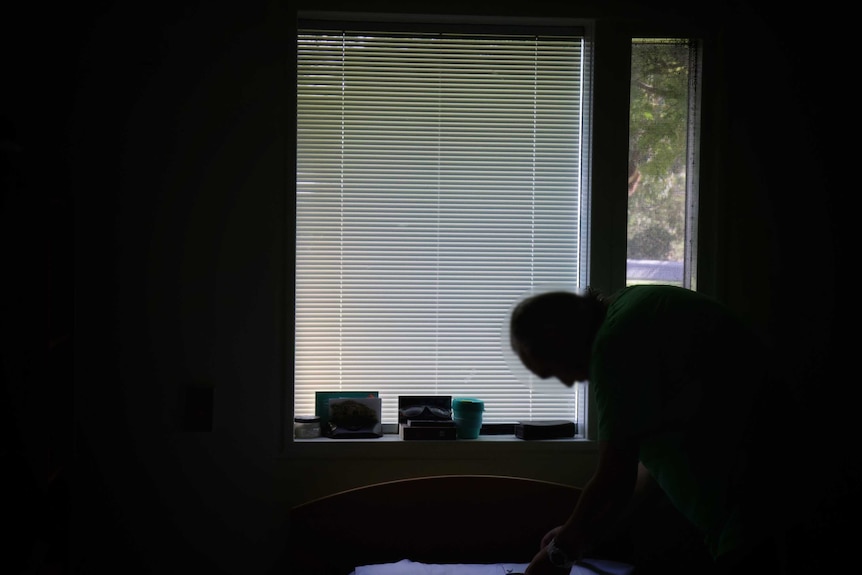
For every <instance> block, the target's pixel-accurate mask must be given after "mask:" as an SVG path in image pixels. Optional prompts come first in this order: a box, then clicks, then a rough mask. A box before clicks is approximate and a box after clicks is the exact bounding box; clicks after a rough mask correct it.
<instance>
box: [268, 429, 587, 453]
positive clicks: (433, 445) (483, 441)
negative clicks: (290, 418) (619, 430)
mask: <svg viewBox="0 0 862 575" xmlns="http://www.w3.org/2000/svg"><path fill="white" fill-rule="evenodd" d="M596 449H597V447H596V442H595V441H591V440H588V439H583V438H578V437H575V438H566V439H532V440H523V439H519V438H517V437H515V436H514V435H480V436H479V437H478V438H477V439H444V440H436V439H429V440H407V441H405V440H403V439H401V436H400V435H398V434H395V433H387V434H384V435H383V437H378V438H362V439H332V438H329V437H318V438H314V439H293V438H291V439H290V440H289V442H288V443H287V445H286V446H285V452H284V456H285V457H289V458H293V457H303V458H304V457H308V458H327V459H328V458H333V457H337V458H361V459H367V458H392V457H404V458H412V457H421V458H423V459H427V458H438V459H459V458H469V459H496V458H499V457H501V456H509V455H512V454H517V453H531V454H536V455H540V454H542V453H548V454H556V453H560V452H566V453H571V452H572V451H595V450H596Z"/></svg>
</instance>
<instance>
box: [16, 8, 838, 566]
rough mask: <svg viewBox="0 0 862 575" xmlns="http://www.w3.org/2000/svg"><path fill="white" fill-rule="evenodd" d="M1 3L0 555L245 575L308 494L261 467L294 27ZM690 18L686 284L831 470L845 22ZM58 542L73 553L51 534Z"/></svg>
mask: <svg viewBox="0 0 862 575" xmlns="http://www.w3.org/2000/svg"><path fill="white" fill-rule="evenodd" d="M300 4H302V3H300ZM308 4H309V6H310V7H311V8H313V9H322V8H323V7H324V6H323V5H321V3H320V2H313V3H312V2H309V3H308ZM336 4H337V3H335V2H332V3H327V4H326V5H327V6H329V5H333V6H335V5H336ZM445 4H446V3H445V2H444V3H443V5H440V4H438V5H436V6H435V9H434V11H442V10H444V9H445V8H446V6H445ZM449 4H452V5H453V6H455V9H456V10H457V9H461V10H463V9H464V7H463V6H462V5H458V4H457V3H449ZM489 4H490V3H489ZM530 4H531V8H530V10H532V12H531V14H536V15H554V14H561V15H566V14H565V11H566V10H569V9H570V10H575V9H576V8H577V4H576V3H573V5H572V6H568V5H567V6H566V7H565V8H561V7H560V6H559V5H558V4H559V3H556V2H532V3H530ZM592 4H593V5H594V6H595V8H594V9H595V10H597V11H600V10H609V13H612V14H611V15H612V16H614V17H617V18H627V17H630V16H633V15H634V14H635V12H640V13H649V15H651V16H656V15H657V14H658V15H660V14H667V15H668V16H669V17H670V16H673V17H678V16H679V15H680V13H681V12H682V13H685V14H684V15H690V14H689V13H688V12H687V11H688V10H690V8H687V7H685V3H681V2H680V3H676V2H668V3H663V4H662V5H663V6H667V8H665V9H664V11H663V12H662V11H659V12H655V11H650V10H647V9H646V8H644V6H643V4H644V3H632V4H629V3H625V2H619V3H610V6H611V7H612V8H613V10H611V9H609V8H607V7H606V4H607V3H592ZM633 5H634V6H636V7H633ZM345 6H346V7H347V8H348V9H352V10H357V9H358V8H357V7H356V6H355V5H354V4H345ZM399 6H400V4H393V3H387V2H378V3H374V4H373V7H376V8H380V9H382V10H388V11H397V10H398V9H399ZM602 6H605V7H604V8H601V7H602ZM825 8H826V6H825V5H822V4H820V3H818V5H817V6H815V7H814V9H816V10H822V9H825ZM2 10H3V11H4V12H3V13H2V17H1V18H0V22H2V27H3V34H2V42H3V66H4V68H3V70H4V71H3V74H4V76H3V78H4V88H3V89H2V90H0V94H2V95H0V98H2V100H0V118H2V126H0V128H2V130H3V132H2V136H3V141H4V142H6V141H8V142H12V143H14V144H15V145H14V146H9V150H6V149H4V151H3V154H4V156H3V157H4V171H5V173H4V196H3V204H2V209H3V212H2V224H3V230H2V233H3V252H2V253H3V261H4V270H3V274H2V278H3V292H2V294H3V305H4V307H3V318H2V319H3V326H4V327H3V338H4V339H3V345H4V349H3V368H4V372H3V374H4V383H5V389H6V391H7V393H6V397H4V400H5V406H4V409H5V411H4V414H3V415H4V421H7V422H10V424H7V425H6V427H4V434H5V435H4V438H3V439H4V445H3V448H4V453H3V457H4V459H5V461H4V465H3V466H4V469H5V468H7V464H6V462H8V464H9V465H8V468H9V469H10V470H12V472H11V473H10V474H9V475H8V476H7V480H8V481H9V482H10V483H9V486H8V488H7V489H6V490H5V491H4V497H5V498H7V500H8V501H10V502H16V507H15V510H16V511H15V513H14V514H13V515H12V519H11V521H10V522H12V523H14V524H17V525H20V526H22V528H21V529H19V530H18V532H17V533H18V537H19V539H18V540H16V543H17V544H18V545H16V546H15V547H16V548H17V549H18V551H19V553H18V555H16V556H13V559H11V560H12V561H17V562H18V564H22V563H23V562H26V561H28V560H30V548H31V547H32V543H31V542H33V541H37V540H45V541H47V542H48V543H49V546H54V547H56V548H58V549H60V551H56V552H54V553H55V554H54V555H51V556H49V557H46V558H45V561H48V562H50V561H59V562H65V564H66V565H67V566H68V569H69V572H74V573H102V572H105V573H107V572H116V571H118V570H120V571H123V572H125V573H166V572H208V573H262V572H268V571H269V569H270V568H271V567H272V566H273V565H275V564H276V560H277V557H278V555H279V551H280V550H281V548H282V541H283V540H284V537H285V536H286V535H285V533H284V531H283V529H284V528H283V519H284V513H285V505H289V504H290V503H295V502H298V501H301V500H302V499H303V498H304V497H306V496H307V494H308V493H310V492H311V491H310V490H311V489H312V486H314V485H318V484H319V482H321V481H326V477H319V476H316V475H315V473H314V465H313V462H312V465H310V464H309V462H308V461H286V460H283V459H282V460H278V458H276V457H274V456H275V454H276V453H278V451H279V438H280V435H281V433H282V427H281V426H282V423H283V422H282V406H283V397H282V395H281V394H282V392H283V388H284V386H283V376H284V373H285V370H286V365H287V362H286V354H287V352H289V345H290V342H289V341H288V334H289V326H288V325H287V320H286V312H287V307H286V303H285V302H286V299H285V297H284V293H285V290H286V289H289V286H290V275H289V273H290V270H289V269H288V266H286V264H285V263H284V262H285V261H287V257H286V251H285V246H286V245H288V242H287V239H288V238H289V234H290V233H291V230H290V229H286V227H285V226H284V222H285V221H290V210H289V208H290V194H291V193H292V185H291V178H292V177H293V175H292V174H291V168H292V163H291V161H290V159H291V157H292V153H293V148H292V142H293V135H292V130H293V127H292V123H291V121H292V114H293V110H292V109H291V102H292V100H291V98H290V95H289V91H290V88H291V86H292V80H291V78H290V67H289V66H288V65H287V63H286V60H287V59H286V56H285V55H286V54H288V51H289V49H290V45H289V42H288V37H289V36H288V34H287V33H286V32H285V30H288V29H289V27H290V26H291V25H292V22H293V21H292V14H293V12H292V10H293V7H292V6H290V5H288V3H284V4H280V3H278V2H265V3H244V4H243V3H227V2H215V3H213V2H178V3H155V4H154V3H147V4H131V3H121V2H112V1H104V2H95V3H94V2H91V3H87V4H86V5H85V6H77V5H76V6H66V5H62V6H52V7H50V8H45V7H43V6H41V5H40V6H38V7H34V6H30V5H29V4H26V5H25V6H24V7H18V8H15V9H14V11H12V10H13V9H12V8H3V9H2ZM471 10H475V11H485V12H489V11H490V12H491V13H494V12H493V11H494V8H493V7H492V6H490V5H489V6H483V5H481V4H480V5H471ZM505 10H506V11H507V12H509V13H513V14H517V13H525V12H524V11H525V10H526V9H525V8H523V7H515V8H511V7H510V8H506V9H505ZM701 10H703V11H704V14H705V15H707V16H708V17H709V18H713V21H712V24H713V25H715V26H716V28H715V29H716V30H717V32H718V34H717V36H716V46H718V47H719V48H720V53H721V57H720V58H719V59H718V61H717V64H718V66H719V67H718V69H720V71H721V76H720V78H721V80H720V82H713V83H712V84H709V83H707V85H706V89H707V90H709V91H710V94H712V96H711V97H712V98H713V100H714V101H715V102H716V103H717V105H718V106H719V108H718V109H719V114H718V115H717V116H716V117H715V118H714V120H713V124H712V125H710V126H709V130H710V131H711V133H712V134H713V135H714V136H715V137H717V138H720V141H721V143H722V146H721V147H720V154H718V155H716V156H713V157H710V158H708V159H707V160H705V163H707V164H708V165H705V166H704V169H705V170H706V173H707V175H708V177H709V178H710V182H711V184H710V186H711V190H712V195H711V196H710V195H708V201H709V202H713V204H711V206H710V207H711V209H716V210H719V211H720V212H721V213H723V214H724V216H725V219H722V220H720V221H718V222H716V223H715V224H714V225H712V226H707V229H706V230H705V231H704V233H705V234H708V241H707V242H706V243H707V244H708V245H709V246H710V248H709V249H710V250H714V253H716V254H720V257H719V258H718V260H717V262H716V263H715V264H714V265H713V266H711V267H710V268H709V269H704V270H703V274H704V281H707V280H708V281H709V282H710V285H711V286H712V288H711V289H713V290H714V291H715V292H716V294H717V295H720V296H721V297H722V298H723V299H725V300H727V301H728V302H729V303H731V304H732V305H734V306H735V307H737V308H738V309H740V310H741V311H743V312H744V313H745V314H746V315H748V316H749V317H750V318H751V319H752V321H753V322H754V323H756V324H757V325H758V326H760V327H761V328H762V329H763V330H764V331H765V333H766V334H767V335H768V336H769V337H770V338H771V339H773V341H774V342H775V344H776V346H777V347H778V348H779V349H780V350H781V351H782V356H783V357H784V358H785V359H786V361H787V363H786V365H787V368H788V371H789V372H790V373H791V374H793V375H794V376H795V378H796V379H798V380H800V381H803V382H804V383H806V384H807V385H808V386H809V387H807V388H806V389H807V391H808V395H807V396H806V399H807V400H808V401H809V405H810V406H811V410H812V411H811V413H812V421H813V422H814V423H815V424H816V428H815V429H816V431H818V432H819V433H822V434H823V436H824V446H823V447H824V450H826V451H827V452H828V453H829V454H830V455H831V456H833V458H834V459H835V460H839V461H841V462H842V466H844V465H846V467H847V468H849V467H850V465H849V463H847V464H845V463H844V462H845V461H848V462H849V457H848V456H847V452H846V451H845V450H844V448H845V447H846V443H845V442H844V441H843V439H844V438H846V437H848V436H849V434H850V428H849V425H847V424H845V423H844V422H849V421H851V420H852V419H851V415H853V410H852V409H851V407H850V406H852V403H851V402H850V401H848V400H847V399H848V398H849V394H850V391H851V387H850V386H851V385H852V381H853V380H854V376H853V375H852V372H851V375H849V376H847V375H845V373H844V370H843V363H842V358H843V357H845V355H844V352H845V349H846V347H847V344H845V343H844V342H848V341H852V336H850V338H849V339H848V338H847V336H845V335H844V331H843V330H841V332H840V333H839V330H838V325H839V322H840V320H841V319H843V318H845V317H849V314H850V312H849V310H847V306H846V304H844V303H843V301H844V300H842V299H839V298H838V286H841V287H842V288H845V287H846V286H847V285H848V281H847V279H845V277H846V274H843V273H842V274H841V276H839V275H838V274H839V270H840V271H842V272H843V271H844V270H848V271H849V270H851V269H852V268H850V266H848V265H847V264H845V263H844V262H846V261H851V262H852V260H846V259H842V258H841V256H842V254H844V257H847V256H848V255H850V254H852V252H850V250H849V248H848V246H849V245H850V243H849V239H850V232H849V228H845V227H842V224H843V223H844V222H845V221H847V220H845V218H843V217H841V216H842V215H848V214H849V213H851V208H850V206H851V205H852V204H850V203H848V201H847V200H845V198H848V199H849V198H851V197H852V193H853V190H854V189H855V186H854V187H851V186H850V185H848V183H849V178H848V177H847V176H848V175H849V174H850V173H852V172H853V171H854V168H855V163H854V162H852V161H846V159H845V156H844V155H843V154H840V153H839V152H840V149H841V148H839V146H838V144H842V145H844V142H845V141H846V138H847V137H848V136H849V137H850V138H851V139H852V137H853V136H854V135H855V134H854V133H853V129H852V128H851V127H850V124H849V121H848V117H847V116H845V113H852V112H853V111H854V110H855V107H854V108H846V107H844V104H845V103H846V98H845V97H844V95H845V94H846V86H848V85H849V84H848V83H847V81H845V79H844V78H845V77H846V71H845V70H843V69H842V67H841V64H840V62H842V61H844V59H845V56H844V54H845V52H843V51H842V48H841V45H840V43H839V39H840V34H839V33H840V31H841V29H840V27H838V26H836V22H839V21H841V20H842V17H841V14H840V13H828V12H827V13H825V14H826V15H827V16H828V18H826V19H825V20H824V21H823V22H826V23H829V25H830V26H832V28H829V30H833V31H834V32H835V33H834V34H833V33H831V32H827V31H826V30H824V27H825V26H826V24H825V23H824V24H822V25H821V26H819V27H818V28H817V29H816V30H812V29H811V28H810V26H809V25H810V21H809V20H801V19H797V13H793V14H791V13H789V12H787V11H782V12H778V13H776V12H771V11H769V10H768V9H765V8H761V7H759V5H758V4H756V3H753V2H749V3H746V2H712V3H706V6H703V7H702V8H701ZM812 43H814V44H816V46H817V49H813V47H812V46H811V44H812ZM7 166H8V167H7ZM7 173H8V174H10V176H9V177H7V176H6V174H7ZM12 174H17V175H14V177H13V176H12ZM72 228H73V229H72ZM851 265H852V264H851ZM72 266H73V268H72ZM64 337H66V338H67V339H63V338H64ZM72 358H73V359H74V362H73V361H72ZM200 388H203V389H208V390H211V391H212V396H213V398H214V399H213V410H212V419H211V421H210V420H208V419H207V418H204V421H203V423H201V422H200V421H197V422H196V423H194V424H193V425H191V426H190V424H189V421H188V420H187V419H184V417H183V414H184V408H185V407H186V405H185V404H184V401H185V399H186V398H187V397H188V392H189V391H190V390H194V389H200ZM9 414H12V417H9V418H7V417H6V416H7V415H9ZM198 425H201V426H202V428H200V427H198ZM806 431H807V429H806V428H805V427H804V426H795V427H792V428H789V429H788V433H789V434H790V435H791V436H792V435H793V434H795V433H805V432H806ZM46 453H50V456H47V455H45V454H46ZM807 461H808V454H805V453H803V454H800V461H798V462H789V464H791V465H793V466H794V468H795V469H796V473H797V475H795V476H794V477H793V480H798V481H801V482H804V481H805V477H806V474H808V473H812V472H816V470H815V471H812V470H811V469H808V468H807V465H806V462H807ZM388 464H390V465H392V466H395V465H399V463H398V462H388ZM363 465H364V464H363ZM415 468H416V469H417V473H420V472H422V468H421V467H420V466H419V465H418V464H417V465H416V467H415ZM323 469H329V468H328V467H324V468H323ZM351 469H353V470H354V471H356V472H357V473H360V474H361V473H362V465H360V464H356V465H355V466H354V467H352V468H351ZM379 469H386V464H384V463H381V464H380V467H379V468H378V469H377V471H376V472H372V470H370V469H369V470H368V476H369V477H379V474H380V471H379ZM54 471H61V474H62V477H63V481H61V482H58V483H52V479H51V478H52V477H53V475H52V472H54ZM584 472H588V470H584ZM282 475H287V476H289V477H291V478H292V479H291V481H290V482H289V483H290V484H289V486H285V485H281V484H279V483H278V481H277V480H278V478H279V477H281V476H282ZM64 482H67V483H68V484H69V485H71V490H70V491H63V487H62V486H63V485H64ZM303 482H304V483H303ZM52 485H53V486H54V487H51V486H52ZM57 486H59V487H57ZM58 492H59V493H60V494H61V495H60V496H59V500H60V502H59V503H55V501H56V498H57V495H56V493H58ZM64 494H65V495H64ZM67 505H71V520H67V519H66V518H65V517H66V515H65V514H66V510H65V508H66V506H67ZM67 521H68V523H67ZM57 524H61V525H68V526H69V529H68V532H67V533H66V534H65V535H63V534H60V535H57V534H52V533H48V531H50V529H47V528H46V525H47V526H51V525H57ZM40 529H41V531H40ZM64 537H67V538H69V540H70V542H69V544H68V546H67V545H66V543H65V542H64ZM66 548H68V549H71V553H70V557H69V558H64V557H62V555H63V552H62V551H63V550H64V549H66ZM57 555H59V558H58V557H57Z"/></svg>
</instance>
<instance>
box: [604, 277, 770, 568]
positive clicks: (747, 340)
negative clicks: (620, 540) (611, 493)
mask: <svg viewBox="0 0 862 575" xmlns="http://www.w3.org/2000/svg"><path fill="white" fill-rule="evenodd" d="M766 365H767V355H766V352H765V348H764V347H763V346H762V345H761V343H760V342H759V341H758V339H757V338H756V337H755V335H754V334H753V332H752V331H751V330H749V329H748V328H747V327H746V326H745V324H743V323H742V322H740V321H739V319H738V318H737V317H736V316H735V315H734V314H733V313H731V312H730V310H729V309H727V308H726V307H725V306H723V305H721V304H719V303H718V302H716V301H714V300H712V299H710V298H708V297H706V296H704V295H702V294H698V293H696V292H694V291H691V290H688V289H684V288H678V287H672V286H633V287H629V288H626V289H624V290H622V291H621V292H619V293H618V294H616V295H615V297H614V298H613V299H612V303H611V304H610V305H609V307H608V311H607V317H606V319H605V321H604V323H603V324H602V326H601V328H600V329H599V332H598V333H597V335H596V339H595V342H594V344H593V350H592V358H591V363H590V385H591V386H593V388H594V391H595V397H596V405H597V410H598V422H599V423H598V437H599V440H608V441H613V440H615V439H621V440H634V441H636V442H637V444H638V446H639V450H640V460H641V463H643V464H644V466H645V467H646V468H647V469H648V470H649V471H650V473H651V474H652V476H653V477H654V478H655V480H656V481H657V482H658V484H659V485H661V487H662V488H663V489H664V491H665V493H666V494H667V496H668V497H669V499H670V500H671V501H672V502H673V503H674V505H675V506H676V507H677V508H678V509H679V510H680V511H681V512H682V513H683V514H684V515H685V516H686V517H687V518H688V519H689V520H690V521H691V522H692V523H694V525H696V526H697V527H699V528H700V529H701V530H702V531H703V532H704V536H705V539H706V542H707V544H708V546H709V549H710V551H711V553H712V554H713V556H716V557H717V556H719V555H721V554H722V553H724V552H726V551H729V550H731V549H734V548H736V547H737V546H738V545H740V544H743V543H747V542H753V541H755V540H756V539H757V538H758V537H760V536H761V534H762V533H763V532H764V531H765V530H769V529H771V524H772V523H773V521H780V518H779V517H777V516H776V514H774V511H775V508H776V507H780V504H779V503H778V502H776V503H775V504H767V505H763V506H759V505H756V504H755V505H748V503H747V501H762V500H761V499H759V498H760V497H761V496H762V493H761V492H762V491H763V490H768V488H769V486H770V484H771V482H772V481H773V478H772V477H771V476H767V475H768V474H765V471H768V470H764V469H763V466H759V465H754V464H752V459H753V458H752V456H751V454H752V453H754V452H757V450H758V448H757V447H755V448H752V444H753V443H756V444H758V445H760V444H762V443H763V442H774V441H775V440H776V439H775V437H774V428H775V426H774V424H773V422H774V421H775V420H773V419H772V416H769V417H766V418H765V419H759V420H757V421H758V424H756V425H755V424H751V423H750V421H752V419H751V416H752V413H753V412H758V413H757V415H756V417H755V419H756V418H758V417H761V416H762V415H763V414H761V413H759V410H760V409H761V408H760V407H758V406H759V405H760V404H759V403H758V402H757V399H758V398H759V397H760V396H761V392H762V386H763V385H764V383H763V382H764V381H765V380H766V379H765V374H766ZM752 449H754V451H752ZM770 473H771V472H770Z"/></svg>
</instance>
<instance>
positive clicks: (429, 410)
mask: <svg viewBox="0 0 862 575" xmlns="http://www.w3.org/2000/svg"><path fill="white" fill-rule="evenodd" d="M411 419H416V420H437V421H446V420H450V419H452V396H451V395H399V396H398V423H407V421H408V420H411Z"/></svg>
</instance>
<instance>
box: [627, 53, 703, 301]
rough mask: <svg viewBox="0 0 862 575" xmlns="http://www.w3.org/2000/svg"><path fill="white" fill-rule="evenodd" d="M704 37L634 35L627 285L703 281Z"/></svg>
mask: <svg viewBox="0 0 862 575" xmlns="http://www.w3.org/2000/svg"><path fill="white" fill-rule="evenodd" d="M699 79H700V74H699V64H698V49H697V43H696V42H694V41H690V40H684V39H646V38H638V39H635V40H633V42H632V57H631V95H630V119H629V164H628V166H629V168H628V225H627V254H626V258H627V262H626V264H627V265H626V283H627V285H633V284H642V283H665V284H667V283H670V284H675V285H680V286H684V287H688V288H691V289H695V288H696V260H695V253H696V246H697V243H696V237H697V226H696V224H697V180H698V179H697V172H696V168H697V165H698V162H697V155H698V122H699V113H698V112H699V101H698V98H699V94H700V91H699Z"/></svg>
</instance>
